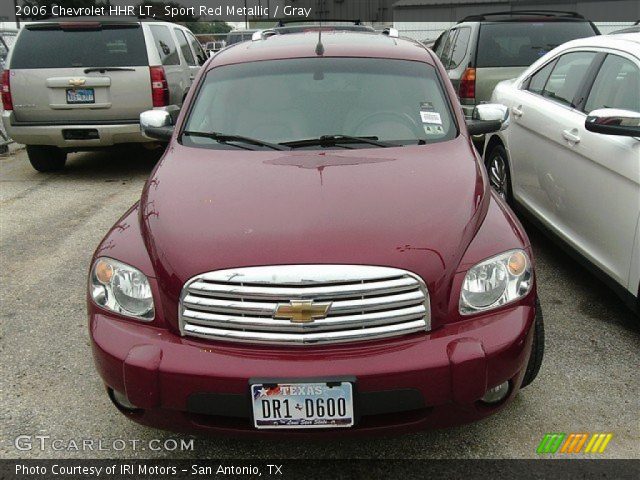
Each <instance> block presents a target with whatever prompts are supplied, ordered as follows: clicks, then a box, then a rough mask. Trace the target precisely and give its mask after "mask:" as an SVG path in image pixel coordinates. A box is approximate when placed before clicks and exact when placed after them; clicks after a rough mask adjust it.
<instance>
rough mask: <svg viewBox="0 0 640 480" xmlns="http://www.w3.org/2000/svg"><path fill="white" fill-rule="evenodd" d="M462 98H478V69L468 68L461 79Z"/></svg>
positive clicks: (459, 90)
mask: <svg viewBox="0 0 640 480" xmlns="http://www.w3.org/2000/svg"><path fill="white" fill-rule="evenodd" d="M458 95H459V96H460V98H476V69H475V68H467V69H466V70H465V71H464V73H463V74H462V78H460V87H459V88H458Z"/></svg>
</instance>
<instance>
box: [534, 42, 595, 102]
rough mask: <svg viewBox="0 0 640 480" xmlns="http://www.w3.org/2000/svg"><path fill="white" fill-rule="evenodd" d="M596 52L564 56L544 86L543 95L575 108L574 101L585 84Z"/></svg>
mask: <svg viewBox="0 0 640 480" xmlns="http://www.w3.org/2000/svg"><path fill="white" fill-rule="evenodd" d="M595 57H596V53H595V52H572V53H567V54H565V55H562V56H561V57H560V58H559V59H558V61H557V62H556V65H555V67H554V69H553V71H552V72H551V75H550V76H549V79H548V80H547V83H546V84H545V86H544V89H543V92H542V95H544V96H545V97H548V98H550V99H552V100H554V101H556V102H559V103H562V104H565V105H570V106H573V99H574V97H575V96H576V93H578V89H579V88H580V86H581V85H582V83H583V82H584V79H585V77H586V75H587V71H588V70H589V66H590V65H591V62H592V61H593V59H594V58H595Z"/></svg>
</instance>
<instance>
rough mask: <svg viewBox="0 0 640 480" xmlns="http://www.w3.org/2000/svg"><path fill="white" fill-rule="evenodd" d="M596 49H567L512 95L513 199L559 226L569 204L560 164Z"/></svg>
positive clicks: (578, 117) (580, 119) (573, 129)
mask: <svg viewBox="0 0 640 480" xmlns="http://www.w3.org/2000/svg"><path fill="white" fill-rule="evenodd" d="M596 55H597V54H596V53H595V52H569V53H564V54H562V55H560V56H558V57H556V58H555V59H553V60H551V61H550V62H549V63H547V64H546V65H544V66H543V67H541V68H540V69H539V70H537V71H536V72H535V73H534V74H533V75H532V76H531V77H530V79H529V81H528V82H525V83H524V86H523V88H521V89H520V90H513V94H512V95H511V96H510V98H509V99H508V103H509V105H508V106H509V107H510V113H511V119H512V124H511V126H510V128H509V132H508V143H509V158H510V161H511V171H512V187H513V194H514V197H515V199H516V200H517V201H518V202H519V203H521V204H523V205H524V206H525V207H527V208H528V209H529V210H531V211H532V212H533V213H535V214H536V215H537V216H538V217H541V218H542V219H544V220H545V223H548V224H551V225H558V222H559V218H560V212H561V211H562V209H563V208H565V206H564V204H563V202H564V200H565V198H564V194H563V192H562V191H561V188H562V186H561V185H560V184H559V183H558V179H557V178H556V176H557V167H558V161H559V158H560V157H561V156H562V155H564V150H565V148H566V147H567V144H568V142H569V140H567V138H571V135H573V134H576V131H577V128H578V127H579V124H580V122H582V123H584V119H583V115H582V114H581V113H580V112H578V111H576V110H575V109H574V108H573V106H572V104H573V100H574V97H575V95H576V93H577V92H578V90H579V89H580V87H581V85H582V84H583V82H584V80H585V79H586V78H587V72H588V70H589V67H590V65H591V64H592V62H593V60H594V59H595V57H596Z"/></svg>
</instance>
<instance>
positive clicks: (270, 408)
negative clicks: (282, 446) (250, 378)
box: [251, 382, 353, 428]
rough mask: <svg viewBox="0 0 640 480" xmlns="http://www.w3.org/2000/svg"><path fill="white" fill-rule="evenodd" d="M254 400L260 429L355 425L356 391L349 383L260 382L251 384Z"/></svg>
mask: <svg viewBox="0 0 640 480" xmlns="http://www.w3.org/2000/svg"><path fill="white" fill-rule="evenodd" d="M329 385H331V386H329ZM251 398H252V400H253V422H254V425H255V427H256V428H342V427H351V426H353V388H352V385H351V383H349V382H340V383H338V382H335V383H329V384H327V383H326V382H323V383H276V384H274V383H270V384H261V383H259V384H253V385H251Z"/></svg>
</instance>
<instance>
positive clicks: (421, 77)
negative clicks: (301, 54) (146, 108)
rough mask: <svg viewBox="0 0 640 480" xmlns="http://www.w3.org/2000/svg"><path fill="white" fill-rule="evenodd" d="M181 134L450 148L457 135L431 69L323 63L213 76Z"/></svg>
mask: <svg viewBox="0 0 640 480" xmlns="http://www.w3.org/2000/svg"><path fill="white" fill-rule="evenodd" d="M184 130H185V131H192V132H194V131H195V132H217V133H224V134H226V135H239V136H240V135H241V136H244V137H250V138H253V139H258V140H261V141H264V142H269V143H272V144H282V143H285V142H295V141H299V140H310V139H316V138H319V137H322V136H332V135H349V136H353V137H367V139H375V140H380V141H384V142H391V143H393V144H397V145H405V144H414V145H415V144H417V143H431V142H437V141H443V140H448V139H451V138H453V137H455V135H456V133H457V131H456V127H455V124H454V122H453V119H452V117H451V112H450V109H449V106H448V103H447V101H446V97H445V94H444V92H443V89H442V87H441V85H440V83H439V81H438V79H437V73H436V71H435V69H434V68H433V67H432V66H430V65H427V64H425V63H421V62H412V61H404V60H388V59H370V58H326V57H321V58H301V59H293V60H276V61H264V62H252V63H244V64H238V65H229V66H223V67H218V68H214V69H212V70H211V71H209V72H208V73H207V76H206V78H205V80H204V83H203V85H202V87H201V89H200V91H199V93H198V96H197V98H196V99H195V104H194V107H193V109H192V111H191V114H190V116H189V118H188V120H187V122H186V126H185V128H184ZM183 141H184V142H185V144H188V145H191V146H209V145H211V144H214V143H216V142H215V140H213V139H211V138H204V137H196V136H190V137H183ZM334 143H336V142H334ZM337 143H340V142H337ZM353 143H354V141H353V139H351V144H350V145H349V148H367V147H372V144H371V143H370V142H369V143H367V142H361V144H359V143H358V142H355V145H354V144H353ZM220 147H221V148H231V147H229V146H226V147H225V146H220ZM334 147H335V145H334ZM314 148H318V147H317V146H315V147H314ZM343 148H346V147H343Z"/></svg>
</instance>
